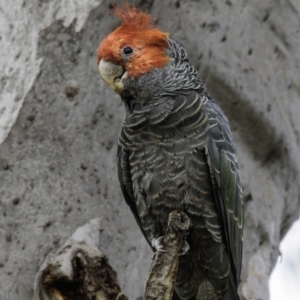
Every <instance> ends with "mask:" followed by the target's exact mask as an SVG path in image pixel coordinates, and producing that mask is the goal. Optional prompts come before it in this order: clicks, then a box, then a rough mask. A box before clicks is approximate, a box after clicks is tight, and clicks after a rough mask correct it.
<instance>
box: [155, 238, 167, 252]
mask: <svg viewBox="0 0 300 300" xmlns="http://www.w3.org/2000/svg"><path fill="white" fill-rule="evenodd" d="M163 239H164V236H160V237H159V238H157V239H155V238H153V239H152V241H151V245H152V247H153V248H155V249H156V251H157V252H167V250H165V249H164V246H163Z"/></svg>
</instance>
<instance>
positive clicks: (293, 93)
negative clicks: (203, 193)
mask: <svg viewBox="0 0 300 300" xmlns="http://www.w3.org/2000/svg"><path fill="white" fill-rule="evenodd" d="M129 2H130V3H132V4H139V5H140V6H141V7H143V8H145V9H146V10H148V11H149V12H150V13H151V14H152V15H154V16H156V17H157V24H158V26H159V27H161V28H162V29H163V30H164V31H167V32H170V36H171V38H172V39H174V40H176V41H179V42H180V43H181V44H183V45H184V47H185V48H186V50H187V52H188V53H189V57H190V60H191V62H192V63H193V64H194V65H195V66H196V67H197V69H198V70H199V72H200V74H201V76H202V78H203V80H204V82H205V84H206V87H207V89H208V91H209V92H210V94H211V95H212V96H213V97H214V98H215V99H216V101H217V102H218V103H219V104H220V105H221V107H222V108H223V110H224V111H225V113H226V115H227V116H228V118H229V119H230V122H231V124H232V129H233V131H234V135H235V139H236V142H237V146H238V151H239V152H238V156H239V161H240V167H241V174H242V182H243V188H244V201H245V232H244V263H243V271H242V279H241V281H242V282H241V286H240V293H241V295H242V299H247V300H252V299H253V300H254V299H255V300H267V299H268V278H269V275H270V273H271V271H272V268H273V266H274V264H275V262H276V259H277V256H278V245H279V242H280V240H281V238H282V237H283V236H284V234H285V233H286V231H287V230H288V229H289V227H290V226H291V224H292V222H293V221H294V220H295V218H297V216H298V213H299V202H300V194H299V189H298V186H299V183H300V180H299V170H300V158H299V146H300V132H299V129H300V118H299V113H300V101H299V94H300V72H299V63H300V52H299V48H300V39H299V30H300V4H299V1H297V0H286V1H283V0H253V1H246V0H242V1H238V0H231V1H225V0H216V1H206V0H201V1H196V0H194V1H192V0H186V1H185V0H164V1H159V0H144V1H138V0H135V1H129ZM114 3H116V2H112V1H106V0H103V1H102V0H86V1H81V0H64V1H60V0H14V1H10V2H9V1H5V0H0V43H1V46H0V76H1V77H0V95H1V98H0V142H1V146H0V216H1V217H0V299H3V300H8V299H12V300H21V299H22V300H29V299H32V296H33V280H34V277H35V274H36V273H37V271H38V269H39V267H40V266H41V264H42V263H43V261H44V259H45V258H46V256H47V254H49V253H50V252H51V251H54V250H55V249H57V248H58V247H59V246H61V245H62V244H64V242H65V241H66V240H67V238H68V237H69V236H70V235H71V234H72V233H73V232H74V231H75V229H76V228H77V227H79V226H81V225H83V224H85V223H87V222H88V221H89V220H91V219H93V218H96V217H100V219H101V227H102V230H101V233H100V245H99V248H100V250H101V252H103V253H106V254H108V256H109V258H110V262H111V264H112V266H113V267H114V268H115V269H116V271H117V272H118V276H119V281H120V284H121V287H122V289H123V290H124V292H125V293H126V294H127V295H128V296H130V298H131V299H138V298H140V297H141V296H142V293H143V283H144V279H145V276H146V273H147V269H148V267H149V265H150V262H151V253H150V250H149V248H148V245H147V244H146V242H145V241H144V240H143V237H142V234H141V233H140V232H139V230H138V228H137V226H136V224H135V221H134V219H133V217H132V216H131V213H130V211H129V209H128V207H127V206H126V204H125V202H124V201H123V199H122V197H121V192H120V189H119V184H118V179H117V171H116V146H117V139H118V132H119V129H120V126H121V123H122V120H123V118H124V108H123V106H122V103H121V100H120V99H119V97H118V96H117V95H115V94H114V93H113V92H112V91H111V90H109V89H108V88H107V87H106V86H105V85H104V83H103V82H102V81H101V80H100V78H99V75H98V70H97V64H96V58H95V53H96V49H97V47H98V44H99V42H100V41H101V40H102V39H103V38H104V37H105V36H106V35H107V34H108V33H109V32H111V31H112V30H113V29H114V28H116V26H117V25H118V24H119V23H118V22H119V21H118V19H117V18H115V17H113V16H112V15H110V14H108V12H109V10H110V8H111V5H112V4H114ZM117 3H119V4H122V3H123V1H118V2H117Z"/></svg>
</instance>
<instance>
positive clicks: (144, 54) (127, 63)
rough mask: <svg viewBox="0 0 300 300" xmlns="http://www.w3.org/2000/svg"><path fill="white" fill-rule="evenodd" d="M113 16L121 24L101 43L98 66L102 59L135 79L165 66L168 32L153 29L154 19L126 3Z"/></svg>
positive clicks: (167, 58) (167, 59)
mask: <svg viewBox="0 0 300 300" xmlns="http://www.w3.org/2000/svg"><path fill="white" fill-rule="evenodd" d="M114 14H115V15H116V16H118V17H119V18H120V19H121V21H122V24H121V25H120V26H119V27H118V28H117V29H116V30H115V31H113V32H112V33H111V34H109V35H108V36H107V37H106V38H105V39H104V40H103V41H102V42H101V44H100V46H99V48H98V53H97V62H98V64H99V63H100V61H101V60H104V61H107V62H111V63H113V64H115V65H120V66H122V67H123V68H124V69H125V70H126V72H127V76H133V77H135V78H137V77H139V76H140V75H142V74H144V73H147V72H148V71H150V70H152V69H154V68H161V67H163V66H165V65H166V64H167V62H168V61H169V59H170V58H169V57H168V56H167V54H166V49H167V48H168V33H165V32H162V31H160V30H159V29H158V28H156V27H155V26H154V18H152V17H151V16H149V15H148V14H146V13H145V12H142V11H141V10H139V9H138V8H135V7H131V6H130V5H129V4H128V3H126V4H125V5H124V7H123V8H117V7H116V8H115V9H114Z"/></svg>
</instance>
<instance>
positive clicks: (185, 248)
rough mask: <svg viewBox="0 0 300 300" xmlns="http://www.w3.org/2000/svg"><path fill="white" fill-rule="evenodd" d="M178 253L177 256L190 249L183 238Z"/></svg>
mask: <svg viewBox="0 0 300 300" xmlns="http://www.w3.org/2000/svg"><path fill="white" fill-rule="evenodd" d="M180 250H181V251H180V253H179V254H178V255H179V256H182V255H184V254H186V253H187V252H188V251H189V250H190V245H189V244H188V243H187V241H186V240H184V241H183V242H182V246H181V249H180Z"/></svg>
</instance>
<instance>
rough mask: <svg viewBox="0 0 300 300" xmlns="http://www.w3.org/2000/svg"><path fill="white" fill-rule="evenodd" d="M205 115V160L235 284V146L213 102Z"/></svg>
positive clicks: (238, 248)
mask: <svg viewBox="0 0 300 300" xmlns="http://www.w3.org/2000/svg"><path fill="white" fill-rule="evenodd" d="M205 110H206V113H207V115H208V124H209V129H208V142H207V162H208V164H209V167H210V170H211V177H212V184H213V186H214V193H215V200H216V205H217V208H218V212H219V214H220V216H221V220H222V222H223V228H224V235H225V239H226V244H227V245H226V246H227V248H228V251H229V255H230V257H231V264H233V266H234V269H233V268H232V273H233V277H234V280H235V284H236V286H238V282H239V277H240V272H241V263H242V247H243V235H242V234H243V201H242V189H241V184H240V173H239V168H238V163H237V156H236V148H235V144H234V141H233V137H232V133H231V130H230V127H229V123H228V120H227V118H226V117H225V116H224V114H223V112H222V111H221V109H220V108H219V107H218V106H217V105H216V104H215V103H214V102H213V101H208V102H207V103H206V105H205Z"/></svg>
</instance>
